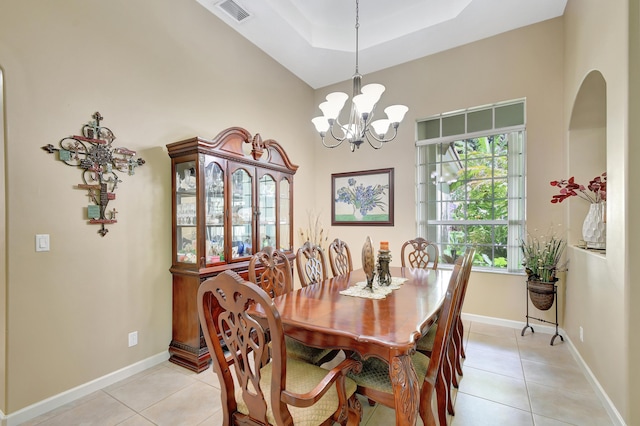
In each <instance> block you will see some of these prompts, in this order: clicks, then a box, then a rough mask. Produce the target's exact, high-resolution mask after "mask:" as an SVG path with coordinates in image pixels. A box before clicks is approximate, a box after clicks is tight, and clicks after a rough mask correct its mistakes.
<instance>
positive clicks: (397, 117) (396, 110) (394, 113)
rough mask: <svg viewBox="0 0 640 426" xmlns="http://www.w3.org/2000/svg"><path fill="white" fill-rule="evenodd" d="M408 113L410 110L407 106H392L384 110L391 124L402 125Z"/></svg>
mask: <svg viewBox="0 0 640 426" xmlns="http://www.w3.org/2000/svg"><path fill="white" fill-rule="evenodd" d="M407 111H409V108H407V107H406V106H405V105H391V106H388V107H386V108H385V109H384V112H385V113H386V114H387V117H388V118H389V121H390V122H391V123H400V122H401V121H402V119H403V118H404V115H405V114H406V113H407Z"/></svg>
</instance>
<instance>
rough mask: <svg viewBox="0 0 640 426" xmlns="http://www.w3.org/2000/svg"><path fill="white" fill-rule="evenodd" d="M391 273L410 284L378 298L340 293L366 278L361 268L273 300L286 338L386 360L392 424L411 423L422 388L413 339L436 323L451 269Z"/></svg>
mask: <svg viewBox="0 0 640 426" xmlns="http://www.w3.org/2000/svg"><path fill="white" fill-rule="evenodd" d="M391 274H392V275H393V276H397V277H406V278H408V281H406V282H405V283H404V284H403V285H402V287H401V288H400V289H398V290H394V291H393V292H392V293H391V294H390V295H388V296H387V297H386V298H385V299H381V300H373V299H365V298H361V297H352V296H344V295H341V294H340V291H341V290H344V289H346V288H348V287H349V285H350V284H353V283H356V282H360V281H364V280H365V275H364V271H363V270H361V269H359V270H355V271H352V272H350V273H348V274H346V275H339V276H337V277H333V278H330V279H328V280H325V281H324V282H322V283H320V284H316V285H310V286H307V287H304V288H301V289H297V290H294V291H293V292H291V293H287V294H284V295H282V296H279V297H276V298H275V299H274V300H273V302H274V305H275V306H276V308H277V309H278V311H279V312H280V316H281V318H282V323H283V326H284V330H285V333H286V334H287V335H288V336H291V337H293V338H295V339H297V340H299V341H301V342H303V343H305V344H307V345H310V346H315V347H325V348H339V349H343V350H345V351H348V352H349V351H350V352H357V353H358V354H359V355H360V356H361V357H362V358H364V359H367V358H369V357H376V358H379V359H381V360H384V361H385V362H387V363H388V364H389V365H390V366H391V368H390V369H389V376H390V379H391V382H392V383H394V386H393V391H394V401H395V410H396V424H398V425H414V424H415V422H416V417H417V413H418V405H419V400H420V394H419V387H420V385H419V383H418V381H417V375H416V371H415V370H414V368H413V365H412V363H411V356H410V355H411V354H412V353H414V351H415V345H416V340H417V339H418V338H419V337H420V336H421V335H423V334H425V333H426V332H427V331H428V329H429V327H430V326H431V324H432V323H433V322H434V320H435V316H436V313H437V312H438V310H439V308H440V307H441V305H442V303H443V300H444V298H445V293H446V290H447V285H448V283H449V278H450V277H451V271H446V270H435V271H434V270H425V269H412V268H399V267H391Z"/></svg>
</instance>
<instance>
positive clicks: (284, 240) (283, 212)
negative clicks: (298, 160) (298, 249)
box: [278, 178, 293, 251]
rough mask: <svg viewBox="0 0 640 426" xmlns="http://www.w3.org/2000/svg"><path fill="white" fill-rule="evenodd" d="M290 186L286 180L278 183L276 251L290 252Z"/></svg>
mask: <svg viewBox="0 0 640 426" xmlns="http://www.w3.org/2000/svg"><path fill="white" fill-rule="evenodd" d="M290 188H291V184H290V183H289V180H288V179H286V178H285V179H282V180H281V181H280V218H279V221H280V223H279V226H280V240H279V242H278V244H279V246H278V249H280V250H284V251H291V250H293V248H292V247H291V203H290V197H291V189H290Z"/></svg>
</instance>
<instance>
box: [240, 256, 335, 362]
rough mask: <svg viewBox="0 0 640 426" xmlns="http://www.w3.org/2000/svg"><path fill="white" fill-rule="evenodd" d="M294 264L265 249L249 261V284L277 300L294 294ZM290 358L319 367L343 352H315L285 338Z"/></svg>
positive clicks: (325, 350) (315, 349)
mask: <svg viewBox="0 0 640 426" xmlns="http://www.w3.org/2000/svg"><path fill="white" fill-rule="evenodd" d="M291 274H292V269H291V262H289V259H288V258H287V256H286V255H285V254H284V252H282V251H280V250H276V249H274V248H273V247H272V246H267V247H264V248H263V249H262V250H261V251H259V252H258V253H256V254H254V255H253V256H252V257H251V260H250V261H249V271H248V276H249V281H251V282H252V283H254V284H257V285H258V286H260V288H262V289H263V290H264V291H265V292H267V294H268V295H269V296H270V297H271V298H274V297H276V296H280V295H282V294H285V293H288V292H290V291H292V290H293V277H292V275H291ZM284 341H285V344H286V346H287V354H288V356H290V357H295V358H299V359H301V360H303V361H306V362H309V363H311V364H315V365H322V364H324V363H325V362H328V361H331V360H332V359H333V358H335V357H336V355H337V354H338V353H339V352H340V350H337V349H325V348H314V347H311V346H307V345H305V344H303V343H301V342H299V341H298V340H295V339H293V338H291V337H289V336H285V337H284Z"/></svg>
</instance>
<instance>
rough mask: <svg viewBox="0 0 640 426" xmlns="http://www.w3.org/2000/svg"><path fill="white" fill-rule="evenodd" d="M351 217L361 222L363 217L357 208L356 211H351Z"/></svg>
mask: <svg viewBox="0 0 640 426" xmlns="http://www.w3.org/2000/svg"><path fill="white" fill-rule="evenodd" d="M353 217H355V218H356V220H362V218H363V217H364V215H363V214H362V212H361V211H360V209H359V208H356V209H354V210H353Z"/></svg>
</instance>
